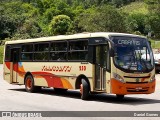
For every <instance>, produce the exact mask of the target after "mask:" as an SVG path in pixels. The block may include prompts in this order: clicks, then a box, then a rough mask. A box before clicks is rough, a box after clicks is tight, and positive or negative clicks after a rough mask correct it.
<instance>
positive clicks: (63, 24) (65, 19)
mask: <svg viewBox="0 0 160 120" xmlns="http://www.w3.org/2000/svg"><path fill="white" fill-rule="evenodd" d="M71 28H72V21H71V19H70V17H69V16H67V15H58V16H55V17H53V20H52V21H51V23H50V24H49V32H50V34H54V35H64V34H66V33H67V32H69V31H70V30H71Z"/></svg>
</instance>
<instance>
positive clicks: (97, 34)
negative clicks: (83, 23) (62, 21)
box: [5, 32, 145, 44]
mask: <svg viewBox="0 0 160 120" xmlns="http://www.w3.org/2000/svg"><path fill="white" fill-rule="evenodd" d="M109 36H130V37H142V38H145V37H144V36H139V35H134V34H127V33H115V32H95V33H78V34H73V35H58V36H50V37H40V38H33V39H22V40H13V41H7V42H6V43H5V44H18V43H29V42H40V41H52V40H67V39H78V38H89V37H106V38H107V39H109Z"/></svg>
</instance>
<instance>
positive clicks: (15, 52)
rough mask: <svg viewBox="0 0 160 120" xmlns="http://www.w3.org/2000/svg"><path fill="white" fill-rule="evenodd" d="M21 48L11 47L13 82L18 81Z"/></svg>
mask: <svg viewBox="0 0 160 120" xmlns="http://www.w3.org/2000/svg"><path fill="white" fill-rule="evenodd" d="M19 54H20V48H13V49H11V68H10V73H11V81H12V83H16V82H17V74H18V61H19Z"/></svg>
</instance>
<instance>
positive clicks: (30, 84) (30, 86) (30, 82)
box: [25, 75, 40, 93]
mask: <svg viewBox="0 0 160 120" xmlns="http://www.w3.org/2000/svg"><path fill="white" fill-rule="evenodd" d="M25 89H26V91H27V92H30V93H33V92H35V91H36V90H37V89H40V87H39V86H34V79H33V77H32V76H31V75H27V77H26V78H25Z"/></svg>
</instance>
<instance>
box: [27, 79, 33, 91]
mask: <svg viewBox="0 0 160 120" xmlns="http://www.w3.org/2000/svg"><path fill="white" fill-rule="evenodd" d="M26 86H27V89H31V87H32V81H31V79H30V78H27V81H26Z"/></svg>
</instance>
